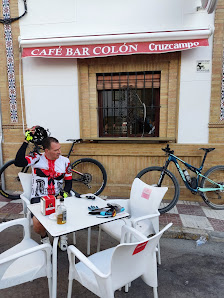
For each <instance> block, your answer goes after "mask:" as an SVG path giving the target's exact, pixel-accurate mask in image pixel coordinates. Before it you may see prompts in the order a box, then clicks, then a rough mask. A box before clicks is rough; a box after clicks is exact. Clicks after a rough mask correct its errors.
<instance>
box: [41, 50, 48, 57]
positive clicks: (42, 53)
mask: <svg viewBox="0 0 224 298" xmlns="http://www.w3.org/2000/svg"><path fill="white" fill-rule="evenodd" d="M39 55H40V56H41V55H44V56H47V53H46V50H45V49H43V51H42V52H40V54H39Z"/></svg>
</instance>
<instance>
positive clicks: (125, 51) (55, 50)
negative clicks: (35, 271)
mask: <svg viewBox="0 0 224 298" xmlns="http://www.w3.org/2000/svg"><path fill="white" fill-rule="evenodd" d="M205 46H208V40H207V39H192V40H174V41H150V42H130V43H110V44H91V45H73V46H52V47H49V46H47V47H32V48H23V53H22V57H45V58H49V57H53V58H92V57H105V56H117V55H132V54H155V53H167V52H176V51H182V50H188V49H193V48H197V47H205Z"/></svg>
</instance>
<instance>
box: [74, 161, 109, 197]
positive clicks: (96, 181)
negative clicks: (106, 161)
mask: <svg viewBox="0 0 224 298" xmlns="http://www.w3.org/2000/svg"><path fill="white" fill-rule="evenodd" d="M106 183H107V173H106V170H105V169H104V167H103V165H102V164H101V163H100V162H99V161H97V160H95V159H92V158H81V159H78V160H76V161H75V162H74V163H73V164H72V190H73V191H74V193H75V194H76V196H79V195H81V194H86V193H93V194H95V195H99V194H100V193H101V192H102V191H103V190H104V188H105V186H106Z"/></svg>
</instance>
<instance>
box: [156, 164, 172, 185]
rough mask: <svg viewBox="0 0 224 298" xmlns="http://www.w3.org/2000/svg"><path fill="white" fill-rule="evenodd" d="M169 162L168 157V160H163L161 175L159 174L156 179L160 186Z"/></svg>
mask: <svg viewBox="0 0 224 298" xmlns="http://www.w3.org/2000/svg"><path fill="white" fill-rule="evenodd" d="M169 164H170V159H168V160H167V161H166V162H165V165H164V166H163V169H162V171H161V175H160V177H159V181H158V184H157V185H158V186H159V187H161V185H162V182H163V179H164V176H165V172H166V170H167V168H168V166H169Z"/></svg>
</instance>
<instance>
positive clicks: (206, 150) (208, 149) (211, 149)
mask: <svg viewBox="0 0 224 298" xmlns="http://www.w3.org/2000/svg"><path fill="white" fill-rule="evenodd" d="M199 150H204V151H205V152H211V151H213V150H215V148H199Z"/></svg>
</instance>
